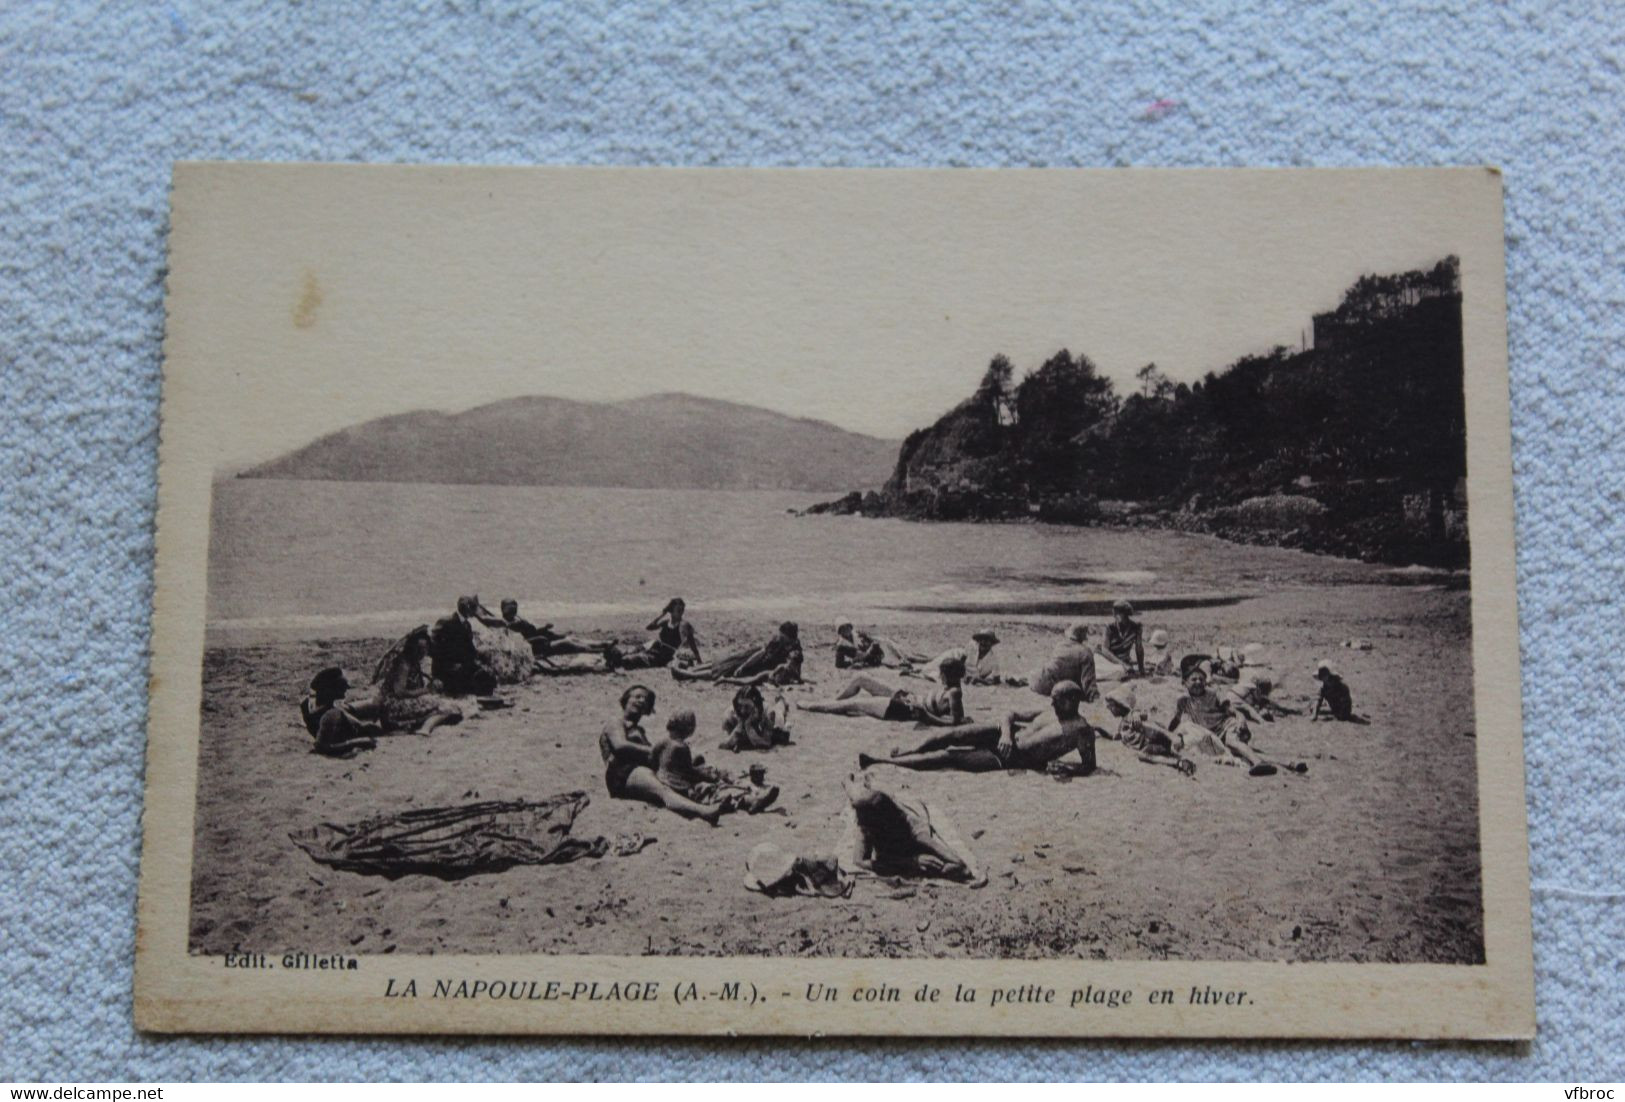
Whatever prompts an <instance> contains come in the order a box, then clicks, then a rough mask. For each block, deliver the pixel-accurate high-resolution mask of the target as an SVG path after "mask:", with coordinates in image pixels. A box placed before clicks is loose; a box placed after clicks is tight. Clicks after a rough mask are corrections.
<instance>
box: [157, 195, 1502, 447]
mask: <svg viewBox="0 0 1625 1102" xmlns="http://www.w3.org/2000/svg"><path fill="white" fill-rule="evenodd" d="M765 175H766V174H763V173H753V172H749V171H718V172H703V171H687V172H683V173H678V174H661V173H656V172H637V171H620V172H617V171H609V170H605V171H596V172H582V173H568V172H547V171H542V172H535V173H532V172H522V171H517V170H510V171H506V172H499V173H493V174H471V175H468V176H466V177H459V176H458V175H457V174H455V173H454V172H452V171H451V170H431V169H421V170H414V171H412V172H400V173H381V172H368V171H364V170H350V171H347V172H340V173H332V174H312V173H309V172H308V171H307V172H301V171H299V170H297V169H295V168H294V167H293V166H288V169H287V172H286V174H284V173H282V172H280V171H278V172H270V173H260V174H257V175H253V176H245V177H243V179H242V181H241V182H240V185H235V184H234V186H232V187H230V188H225V187H220V188H215V189H212V190H200V191H199V192H198V193H197V197H196V198H195V199H190V201H189V202H183V204H182V212H183V213H185V214H188V215H196V218H195V219H194V220H192V221H189V222H187V224H186V226H187V228H186V230H185V232H184V233H178V234H177V237H178V238H182V239H184V240H183V244H184V242H185V241H202V242H205V243H206V244H204V245H199V246H198V247H199V248H206V249H209V250H213V253H214V255H211V257H210V263H209V265H208V267H207V278H206V279H200V280H194V281H192V283H191V284H189V285H186V286H185V291H186V294H187V296H188V297H187V300H186V307H187V310H188V312H189V316H190V317H191V318H193V319H195V321H196V324H194V326H193V328H192V330H191V332H190V334H189V336H188V338H187V340H186V341H184V342H182V343H181V346H180V347H182V351H183V353H184V354H185V355H186V356H187V357H188V358H189V359H190V360H191V361H193V365H192V370H193V372H194V377H196V376H200V375H207V379H206V382H205V385H207V386H208V387H210V388H212V389H213V390H215V391H216V392H217V393H215V394H213V395H211V406H212V408H214V409H216V410H220V411H222V412H221V414H220V416H221V418H222V420H221V423H220V424H219V426H218V428H217V429H216V430H215V438H214V439H215V445H214V446H215V450H216V452H217V454H216V455H215V459H216V460H217V462H218V463H219V464H220V465H221V466H222V467H225V468H227V469H230V468H232V467H237V468H241V467H243V466H247V465H250V464H252V463H255V462H260V461H264V460H266V459H269V458H271V457H273V456H276V455H279V454H282V453H284V452H286V451H288V450H290V449H292V448H296V447H299V446H301V445H303V444H307V443H309V442H310V441H312V440H314V439H316V438H317V437H319V436H321V435H323V434H325V433H328V432H332V431H335V430H337V429H340V428H343V427H345V426H348V425H354V424H356V423H358V422H361V421H365V420H368V419H370V418H375V417H379V416H384V415H389V414H395V413H403V412H408V411H413V410H424V409H427V410H437V411H442V412H448V413H449V412H457V411H460V410H466V409H469V408H472V407H475V406H479V405H482V404H485V403H489V402H492V401H496V400H500V399H504V398H510V397H516V396H521V395H531V394H547V395H556V396H559V397H564V398H572V399H577V400H582V401H617V400H623V399H627V398H632V397H636V396H639V395H644V394H650V393H654V392H661V391H682V392H686V393H690V394H694V395H698V396H702V397H709V398H716V399H722V400H728V401H734V402H740V403H744V404H747V405H753V406H759V407H762V408H765V409H770V410H776V411H779V412H782V413H786V414H789V415H792V416H798V417H809V418H816V419H821V420H825V421H829V422H831V423H833V424H835V425H838V426H840V427H842V428H845V429H848V430H851V431H855V432H861V433H865V434H870V435H875V436H882V437H889V438H898V437H901V436H903V435H905V434H906V433H908V432H909V431H910V430H912V429H914V428H917V427H919V426H921V425H927V424H930V423H931V422H932V421H933V420H934V419H935V418H937V417H938V416H939V415H941V414H942V413H943V412H944V411H945V410H946V409H948V408H949V407H950V406H952V405H953V404H954V403H955V402H956V401H958V400H959V399H960V398H962V397H963V396H964V395H965V394H966V393H967V392H968V391H969V390H970V389H971V388H972V387H973V386H974V385H975V382H976V380H977V379H978V378H979V377H980V375H981V373H982V371H983V369H984V368H985V367H986V365H987V362H988V360H989V359H990V358H991V357H992V356H993V355H994V354H996V353H1001V352H1002V353H1004V354H1006V355H1008V356H1009V357H1010V358H1011V359H1012V360H1013V361H1014V363H1015V365H1016V367H1017V370H1018V372H1024V371H1027V370H1030V369H1031V368H1034V367H1036V366H1037V365H1038V364H1039V363H1040V362H1042V360H1044V359H1045V358H1046V357H1048V356H1049V355H1050V354H1052V353H1053V352H1055V351H1056V350H1057V349H1060V348H1063V347H1065V348H1069V349H1071V350H1072V351H1073V352H1081V353H1084V354H1086V355H1088V356H1089V357H1090V358H1091V359H1092V360H1094V361H1095V363H1096V364H1097V365H1098V366H1099V367H1100V368H1101V369H1102V370H1104V371H1105V372H1106V373H1107V374H1108V375H1110V376H1112V377H1113V378H1114V379H1115V380H1116V381H1117V382H1118V384H1119V388H1120V389H1121V390H1123V391H1128V390H1130V389H1132V387H1133V385H1134V384H1133V373H1134V371H1135V370H1136V369H1137V368H1139V367H1140V366H1142V365H1143V364H1145V363H1147V362H1155V363H1157V364H1158V365H1159V366H1160V367H1161V368H1162V369H1163V371H1164V372H1165V373H1166V374H1168V375H1169V376H1170V377H1172V378H1174V379H1175V380H1190V379H1194V378H1197V377H1199V376H1200V375H1201V374H1203V373H1204V372H1207V371H1210V370H1216V369H1219V368H1222V367H1223V366H1225V365H1226V364H1227V363H1229V362H1231V361H1232V360H1234V359H1235V358H1236V357H1238V356H1240V355H1243V354H1247V353H1251V352H1259V351H1266V350H1268V349H1269V348H1270V347H1272V346H1274V345H1277V344H1284V345H1292V346H1296V345H1297V344H1298V343H1299V341H1300V339H1301V337H1302V336H1303V334H1304V333H1305V331H1306V330H1307V329H1308V327H1309V324H1310V317H1311V315H1313V314H1314V313H1316V312H1318V311H1322V310H1326V309H1329V308H1331V307H1333V306H1335V305H1336V303H1337V301H1338V299H1339V296H1340V295H1341V293H1342V291H1343V289H1344V288H1346V287H1347V286H1348V285H1349V284H1350V283H1351V282H1352V281H1353V280H1354V279H1355V278H1357V277H1358V276H1359V275H1361V274H1362V273H1366V272H1384V271H1402V270H1406V269H1408V268H1413V267H1417V266H1421V265H1426V264H1429V263H1432V262H1433V261H1434V260H1436V259H1437V258H1438V257H1440V256H1444V255H1448V254H1451V253H1456V254H1458V255H1461V256H1462V258H1463V271H1464V284H1465V286H1466V288H1467V291H1468V293H1469V294H1471V293H1472V286H1473V280H1474V279H1475V278H1477V276H1476V273H1477V272H1479V271H1484V270H1486V269H1488V270H1494V264H1495V263H1497V262H1498V258H1486V257H1479V256H1475V255H1474V254H1473V251H1472V250H1471V249H1469V248H1467V247H1466V246H1467V242H1466V241H1464V239H1463V237H1462V230H1461V226H1462V219H1460V218H1459V217H1457V216H1456V213H1455V211H1454V210H1453V209H1452V194H1451V191H1450V189H1448V188H1440V187H1438V186H1436V182H1434V181H1430V180H1429V178H1428V177H1427V176H1426V175H1425V174H1422V173H1405V172H1399V173H1394V174H1390V175H1388V176H1386V177H1384V179H1383V181H1382V183H1381V186H1374V185H1373V183H1372V177H1373V176H1374V175H1375V174H1370V173H1368V174H1365V175H1363V176H1356V175H1351V174H1346V173H1344V174H1338V173H1331V174H1327V175H1325V176H1322V177H1316V178H1314V179H1309V178H1307V177H1306V175H1305V174H1291V173H1250V174H1234V175H1226V174H1224V173H1222V172H1202V171H1193V172H1183V173H1169V174H1163V175H1152V174H1148V173H1135V172H1122V173H1100V174H1092V175H1089V176H1087V177H1085V176H1081V175H1075V174H1061V173H1057V174H1043V173H1031V172H1026V173H1023V172H1013V173H999V172H977V171H969V170H965V171H956V172H951V173H936V174H924V173H910V172H900V173H888V174H880V173H874V172H842V173H837V174H831V175H821V174H814V173H808V172H784V173H777V174H773V177H774V179H773V182H772V183H773V186H770V187H768V186H763V179H762V178H763V176H765ZM183 198H188V197H183ZM183 282H184V279H181V280H177V279H175V278H173V277H172V290H174V288H175V286H176V285H177V284H179V283H183ZM172 347H173V346H172ZM228 408H229V409H230V410H231V412H229V413H228V412H226V411H227V410H228ZM228 422H229V423H228Z"/></svg>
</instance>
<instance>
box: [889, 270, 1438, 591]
mask: <svg viewBox="0 0 1625 1102" xmlns="http://www.w3.org/2000/svg"><path fill="white" fill-rule="evenodd" d="M1462 368H1463V365H1462V337H1461V291H1460V277H1459V266H1458V262H1457V261H1456V259H1455V258H1454V257H1448V258H1446V259H1444V260H1442V261H1440V262H1439V263H1438V264H1436V265H1434V266H1433V267H1432V268H1429V269H1425V270H1418V271H1413V272H1403V273H1399V274H1397V275H1386V276H1378V275H1367V276H1362V277H1360V279H1358V280H1357V281H1356V282H1355V283H1354V284H1353V285H1352V286H1351V287H1350V288H1349V290H1348V291H1347V292H1346V293H1345V295H1344V296H1343V300H1342V301H1341V302H1340V303H1339V304H1338V306H1337V307H1336V308H1335V309H1333V310H1331V311H1329V312H1327V313H1325V314H1319V315H1316V317H1315V347H1313V348H1310V349H1305V350H1300V351H1294V350H1292V349H1288V348H1285V347H1276V348H1273V349H1271V350H1270V351H1269V352H1266V353H1263V354H1259V355H1250V356H1243V357H1242V358H1240V359H1238V360H1236V361H1235V362H1234V363H1232V364H1230V365H1229V366H1228V367H1226V368H1224V369H1222V370H1219V371H1210V372H1208V373H1207V374H1206V375H1204V376H1203V377H1202V378H1201V379H1200V380H1199V381H1197V382H1194V383H1192V384H1190V385H1189V386H1187V385H1185V384H1184V383H1178V384H1175V383H1173V382H1172V381H1171V380H1169V379H1168V378H1167V376H1166V375H1164V374H1163V373H1162V371H1161V370H1160V369H1159V368H1158V367H1157V366H1156V365H1155V364H1146V365H1145V366H1144V367H1142V368H1141V369H1140V370H1139V371H1137V372H1136V373H1135V378H1136V380H1137V382H1138V383H1139V386H1138V388H1137V390H1136V392H1134V393H1132V394H1130V395H1129V396H1128V397H1127V398H1126V399H1125V400H1122V401H1119V399H1118V396H1117V394H1116V392H1115V391H1114V389H1113V386H1112V383H1111V380H1110V379H1108V378H1106V377H1105V376H1104V375H1101V374H1100V373H1099V372H1098V371H1097V370H1096V368H1095V365H1094V364H1093V363H1091V362H1090V360H1089V359H1088V357H1086V356H1081V355H1079V356H1074V355H1073V354H1072V353H1071V352H1070V351H1068V350H1065V349H1063V350H1061V351H1059V352H1057V353H1055V354H1054V355H1053V356H1051V357H1050V358H1049V359H1048V360H1046V361H1044V363H1043V364H1042V365H1040V366H1039V367H1038V368H1037V369H1036V370H1034V371H1032V372H1031V373H1030V374H1029V375H1027V376H1026V378H1024V379H1022V380H1021V382H1020V383H1019V384H1018V383H1015V382H1014V375H1015V372H1014V367H1013V365H1012V364H1011V362H1010V360H1009V359H1008V358H1006V357H1004V356H995V357H994V358H993V360H992V362H991V363H989V365H988V367H987V369H986V371H985V372H984V374H983V376H982V378H981V381H980V383H979V384H978V386H977V388H976V391H975V393H974V394H973V395H972V396H971V397H969V398H967V399H966V400H965V401H963V402H961V403H960V404H959V405H958V406H956V407H955V408H954V409H953V410H952V411H950V412H949V413H948V414H946V415H944V416H943V417H942V418H941V419H939V420H938V421H937V423H936V424H934V425H932V426H931V427H930V428H927V429H922V430H919V431H918V432H915V433H912V434H910V436H909V438H908V440H907V441H906V442H905V443H904V445H903V448H902V451H901V453H900V454H899V457H898V463H897V467H896V470H895V472H894V474H893V477H892V480H891V481H890V482H889V483H887V489H886V492H885V494H884V495H883V498H884V500H885V508H887V509H890V510H893V511H896V512H898V513H901V514H902V515H908V516H922V517H941V518H945V519H957V518H963V517H984V518H994V517H1001V516H1017V515H1027V513H1028V512H1029V511H1030V510H1031V508H1032V507H1033V506H1034V505H1036V506H1037V507H1038V509H1039V514H1040V515H1041V516H1055V517H1061V518H1071V517H1079V518H1082V517H1087V516H1089V515H1090V513H1091V510H1092V505H1091V502H1093V501H1094V500H1095V499H1118V500H1126V501H1131V502H1137V503H1140V505H1141V506H1142V507H1145V508H1152V509H1159V510H1167V511H1175V512H1181V515H1188V512H1189V509H1190V506H1191V503H1192V502H1193V501H1196V500H1200V502H1201V508H1202V510H1203V511H1204V512H1211V511H1213V510H1215V509H1217V510H1219V511H1220V513H1222V512H1223V511H1224V510H1225V509H1228V508H1229V507H1232V506H1237V505H1240V504H1241V503H1242V502H1244V501H1246V500H1247V499H1249V498H1254V497H1269V496H1272V495H1280V494H1288V495H1296V496H1304V495H1305V494H1307V495H1309V496H1313V497H1315V498H1316V499H1317V500H1318V501H1319V502H1320V504H1321V505H1322V506H1324V507H1325V509H1324V512H1323V513H1322V514H1319V515H1320V516H1321V518H1322V519H1320V520H1318V521H1317V522H1316V524H1317V525H1318V527H1317V528H1316V529H1314V530H1312V531H1311V530H1303V531H1294V532H1293V533H1292V538H1293V540H1294V541H1296V542H1292V543H1291V544H1290V545H1291V546H1306V547H1313V548H1321V549H1330V550H1334V551H1336V553H1339V554H1348V553H1350V552H1351V551H1354V552H1358V553H1359V554H1362V555H1367V556H1376V557H1383V558H1388V559H1391V560H1393V561H1407V562H1433V563H1438V564H1441V565H1460V564H1461V563H1463V562H1465V558H1466V550H1467V549H1466V543H1465V536H1464V532H1463V531H1462V529H1461V526H1460V525H1459V524H1456V523H1452V522H1449V521H1448V519H1447V518H1446V516H1445V511H1446V509H1447V508H1448V507H1449V506H1448V504H1447V503H1449V502H1451V501H1452V500H1453V496H1454V493H1455V486H1456V484H1457V482H1458V480H1459V479H1460V478H1462V476H1464V475H1465V473H1466V411H1465V392H1464V389H1463V374H1462ZM1418 502H1420V503H1421V505H1420V508H1422V509H1423V510H1425V513H1426V518H1425V524H1424V525H1423V527H1424V528H1425V531H1420V532H1419V531H1418V530H1417V523H1416V513H1417V511H1418V508H1419V506H1418ZM1220 513H1214V514H1213V515H1214V516H1219V515H1220ZM1458 519H1459V517H1458ZM1215 523H1222V522H1215ZM1282 535H1283V536H1285V535H1286V533H1282Z"/></svg>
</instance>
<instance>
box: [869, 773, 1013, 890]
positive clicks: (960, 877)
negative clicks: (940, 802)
mask: <svg viewBox="0 0 1625 1102" xmlns="http://www.w3.org/2000/svg"><path fill="white" fill-rule="evenodd" d="M841 788H842V790H843V791H844V792H845V793H846V799H847V803H848V804H849V805H850V806H851V808H852V817H853V827H852V829H851V831H850V843H849V845H848V846H847V847H846V853H845V856H844V859H843V861H842V866H843V867H845V868H848V869H850V870H852V871H854V872H855V871H859V870H861V871H863V872H869V873H873V874H874V875H876V876H908V877H916V876H925V877H936V878H941V879H944V880H954V881H958V882H960V883H964V884H968V885H969V886H971V887H973V888H979V887H981V886H982V885H983V884H986V883H987V877H986V876H984V875H983V874H982V873H981V871H980V869H979V868H978V867H977V863H976V859H975V857H974V855H973V854H972V853H971V851H970V847H969V846H967V845H965V844H964V843H963V842H961V841H960V840H959V837H958V834H957V832H956V831H955V830H954V829H953V825H952V824H951V823H949V822H948V820H947V819H946V818H944V817H943V816H941V815H940V814H937V813H936V812H935V811H934V810H933V809H932V807H931V805H930V804H928V803H926V802H925V801H924V800H919V799H911V798H908V797H904V796H899V795H896V794H894V793H891V792H888V791H886V790H885V789H884V788H878V787H875V785H874V783H873V782H872V781H871V780H870V778H869V777H868V776H867V775H866V774H862V773H854V774H851V775H849V776H848V777H847V778H846V780H844V781H843V782H841Z"/></svg>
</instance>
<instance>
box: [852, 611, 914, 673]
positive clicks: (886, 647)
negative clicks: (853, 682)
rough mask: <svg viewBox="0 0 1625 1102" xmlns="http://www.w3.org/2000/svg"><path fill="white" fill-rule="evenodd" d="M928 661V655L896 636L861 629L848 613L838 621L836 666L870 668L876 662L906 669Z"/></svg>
mask: <svg viewBox="0 0 1625 1102" xmlns="http://www.w3.org/2000/svg"><path fill="white" fill-rule="evenodd" d="M926 661H928V659H927V658H926V656H925V655H923V654H919V653H916V652H914V651H910V650H906V649H904V647H903V646H902V645H900V644H899V643H898V642H897V641H896V640H895V639H890V638H887V637H886V636H884V635H870V634H868V633H867V632H862V631H858V630H857V629H856V628H855V627H853V626H852V621H851V620H850V619H848V618H846V617H844V616H843V617H842V618H841V619H839V620H837V621H835V668H836V669H838V670H867V669H873V668H874V667H876V666H890V667H893V668H895V669H904V668H907V667H909V666H917V665H920V664H922V663H924V662H926Z"/></svg>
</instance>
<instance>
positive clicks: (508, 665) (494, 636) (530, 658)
mask: <svg viewBox="0 0 1625 1102" xmlns="http://www.w3.org/2000/svg"><path fill="white" fill-rule="evenodd" d="M471 626H472V627H473V629H474V651H475V653H476V654H478V655H479V658H480V665H482V666H484V667H485V668H486V669H488V670H490V671H491V673H493V674H494V675H496V679H497V682H498V683H499V684H503V685H513V684H517V683H518V682H520V681H524V680H527V679H528V678H529V677H530V673H531V669H532V667H533V666H534V665H535V662H536V657H535V655H534V654H532V653H531V649H530V643H529V642H527V641H526V640H525V637H524V636H523V635H520V634H519V633H518V632H517V631H512V630H510V629H508V628H494V627H490V626H488V625H486V624H483V623H481V622H480V621H478V620H474V621H472V622H471Z"/></svg>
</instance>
